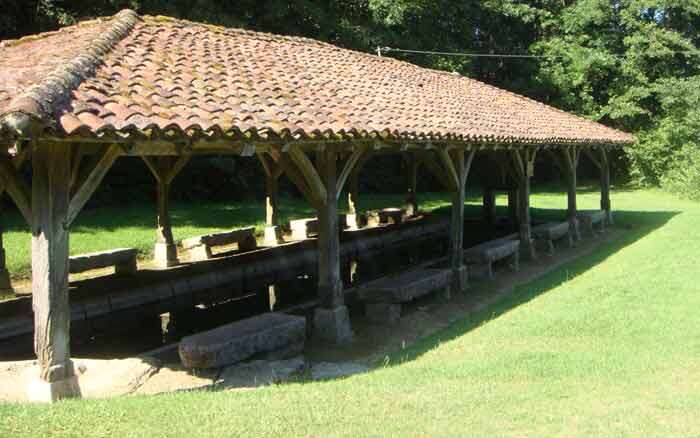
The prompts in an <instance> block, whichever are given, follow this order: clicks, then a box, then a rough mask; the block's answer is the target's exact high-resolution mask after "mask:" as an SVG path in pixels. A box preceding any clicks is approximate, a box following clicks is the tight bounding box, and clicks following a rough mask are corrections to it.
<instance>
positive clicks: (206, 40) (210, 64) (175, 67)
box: [0, 11, 634, 144]
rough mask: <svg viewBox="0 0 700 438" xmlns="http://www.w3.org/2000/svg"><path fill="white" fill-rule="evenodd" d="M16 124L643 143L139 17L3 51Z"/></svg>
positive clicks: (396, 65) (510, 97)
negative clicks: (23, 120) (25, 119)
mask: <svg viewBox="0 0 700 438" xmlns="http://www.w3.org/2000/svg"><path fill="white" fill-rule="evenodd" d="M13 113H21V114H25V115H28V116H31V117H34V118H36V119H38V120H40V121H41V122H43V123H44V124H45V125H46V126H47V127H48V128H49V129H53V131H54V132H55V133H56V134H58V135H71V134H75V133H79V134H80V135H93V136H94V135H101V134H107V135H109V134H114V133H117V132H119V133H121V134H124V135H127V134H129V133H131V132H132V131H133V130H134V129H138V130H145V129H157V130H158V129H159V130H164V131H165V130H171V129H175V130H179V131H180V135H192V134H194V133H195V132H198V131H205V132H204V133H205V134H206V135H208V136H212V135H214V136H215V135H223V134H227V135H239V134H240V133H245V132H250V133H252V134H253V135H255V134H257V133H266V134H270V135H275V134H276V135H282V134H284V133H287V134H289V133H293V134H294V135H295V136H298V137H302V138H303V137H314V136H329V135H330V136H331V137H332V136H343V137H348V136H349V137H352V136H360V137H365V136H366V135H367V134H378V135H381V136H384V137H389V138H392V139H396V140H399V141H404V140H405V141H410V140H413V139H423V140H426V141H430V140H454V141H498V142H504V141H514V142H537V143H548V142H549V143H581V142H582V143H606V144H627V143H631V142H633V141H634V139H633V137H632V136H630V135H629V134H626V133H623V132H620V131H617V130H614V129H611V128H607V127H605V126H603V125H601V124H598V123H594V122H592V121H589V120H586V119H583V118H580V117H577V116H573V115H571V114H568V113H565V112H563V111H559V110H557V109H555V108H552V107H549V106H547V105H544V104H541V103H538V102H535V101H533V100H530V99H527V98H525V97H522V96H518V95H516V94H513V93H510V92H507V91H505V90H501V89H498V88H496V87H492V86H489V85H486V84H484V83H481V82H478V81H476V80H473V79H469V78H465V77H462V76H459V75H455V74H451V73H445V72H440V71H434V70H428V69H424V68H420V67H417V66H415V65H412V64H408V63H406V62H401V61H397V60H394V59H391V58H380V57H377V56H373V55H368V54H364V53H359V52H354V51H351V50H346V49H341V48H338V47H335V46H332V45H330V44H326V43H322V42H319V41H314V40H310V39H305V38H297V37H286V36H278V35H270V34H264V33H257V32H251V31H246V30H241V29H226V28H222V27H215V26H209V25H204V24H198V23H192V22H189V21H184V20H176V19H171V18H165V17H151V16H144V17H139V16H137V15H136V14H135V13H133V12H131V11H122V12H121V13H119V14H117V15H116V16H115V17H112V18H110V19H101V20H94V21H91V22H85V23H81V24H79V25H76V26H72V27H67V28H65V29H62V30H61V31H58V32H53V33H49V34H42V35H37V36H35V37H29V38H24V39H21V40H17V41H9V42H3V43H0V115H3V116H6V115H8V114H13ZM5 119H6V117H3V119H2V120H5Z"/></svg>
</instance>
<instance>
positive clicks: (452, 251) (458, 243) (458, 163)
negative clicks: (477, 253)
mask: <svg viewBox="0 0 700 438" xmlns="http://www.w3.org/2000/svg"><path fill="white" fill-rule="evenodd" d="M474 154H475V151H474V150H472V151H470V152H469V157H468V158H467V159H466V160H465V157H464V149H462V148H458V149H453V150H451V151H447V150H446V149H444V148H443V149H438V156H439V157H440V160H441V161H442V165H443V167H444V169H445V170H446V171H447V178H448V181H449V184H450V187H451V189H452V190H451V191H452V209H451V212H452V218H451V220H450V245H449V249H448V254H447V255H448V259H449V265H450V269H451V270H452V286H451V288H450V290H451V292H452V293H456V292H462V291H464V290H465V289H466V287H467V281H468V275H467V268H466V266H464V199H465V194H466V184H467V176H468V175H469V169H470V168H471V163H472V160H473V159H474Z"/></svg>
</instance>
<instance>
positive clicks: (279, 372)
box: [217, 356, 306, 389]
mask: <svg viewBox="0 0 700 438" xmlns="http://www.w3.org/2000/svg"><path fill="white" fill-rule="evenodd" d="M305 366H306V363H305V362H304V359H303V358H302V357H301V356H298V357H295V358H293V359H288V360H277V361H265V360H255V361H252V362H246V363H241V364H238V365H234V366H231V367H228V368H226V369H224V370H223V371H222V372H221V375H220V376H219V380H218V381H217V389H218V388H224V389H235V388H255V387H258V386H265V385H272V384H275V383H281V382H286V381H289V380H291V379H292V378H294V377H295V376H299V375H301V373H302V372H303V371H304V368H305Z"/></svg>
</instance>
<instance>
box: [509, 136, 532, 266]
mask: <svg viewBox="0 0 700 438" xmlns="http://www.w3.org/2000/svg"><path fill="white" fill-rule="evenodd" d="M536 154H537V150H536V149H514V150H513V151H512V157H513V164H514V169H515V171H516V173H517V175H518V194H519V198H520V199H519V200H518V207H519V210H520V211H519V213H518V218H519V219H520V227H519V234H520V251H521V253H522V254H523V255H524V257H526V258H527V259H530V260H532V259H534V258H535V246H534V244H533V241H532V233H531V224H530V178H531V177H532V176H533V173H534V164H535V156H536Z"/></svg>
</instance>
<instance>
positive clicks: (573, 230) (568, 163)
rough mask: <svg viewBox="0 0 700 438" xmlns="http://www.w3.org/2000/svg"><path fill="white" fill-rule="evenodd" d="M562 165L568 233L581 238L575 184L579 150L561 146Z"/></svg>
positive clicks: (575, 237)
mask: <svg viewBox="0 0 700 438" xmlns="http://www.w3.org/2000/svg"><path fill="white" fill-rule="evenodd" d="M561 154H562V160H561V163H562V165H561V166H560V167H561V169H562V171H563V173H564V179H565V180H566V197H567V209H566V220H567V221H568V222H569V233H570V234H571V237H572V239H574V240H581V233H580V231H579V227H578V218H577V214H578V209H577V206H576V186H577V184H578V183H577V179H578V178H577V173H578V172H577V169H578V161H579V157H580V150H578V149H576V148H562V150H561Z"/></svg>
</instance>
